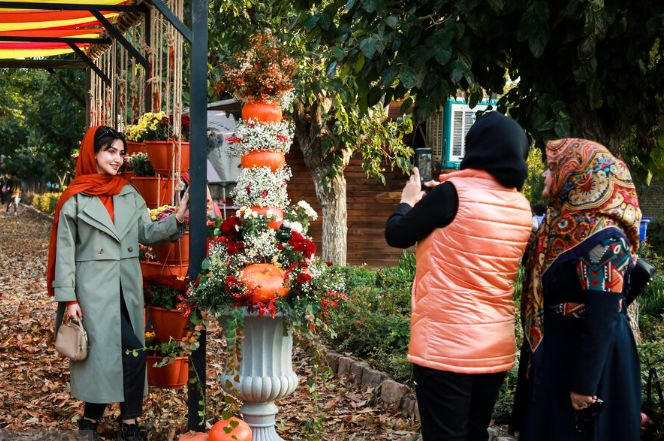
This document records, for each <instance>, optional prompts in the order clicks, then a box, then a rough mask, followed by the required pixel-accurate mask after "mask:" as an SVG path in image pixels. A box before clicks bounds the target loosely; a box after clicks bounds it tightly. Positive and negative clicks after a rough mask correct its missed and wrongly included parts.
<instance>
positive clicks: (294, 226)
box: [283, 219, 306, 234]
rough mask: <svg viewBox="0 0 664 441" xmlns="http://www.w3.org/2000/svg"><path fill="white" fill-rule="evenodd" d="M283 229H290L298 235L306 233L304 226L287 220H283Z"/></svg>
mask: <svg viewBox="0 0 664 441" xmlns="http://www.w3.org/2000/svg"><path fill="white" fill-rule="evenodd" d="M283 225H284V227H286V228H290V229H291V230H293V231H297V232H298V233H300V234H304V233H306V232H305V231H304V226H303V225H302V224H301V223H300V222H298V221H289V220H288V219H284V224H283Z"/></svg>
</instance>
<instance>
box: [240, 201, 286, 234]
mask: <svg viewBox="0 0 664 441" xmlns="http://www.w3.org/2000/svg"><path fill="white" fill-rule="evenodd" d="M237 215H238V217H240V218H242V219H257V218H258V217H261V216H263V217H265V218H267V219H274V220H277V218H278V217H279V216H278V215H277V212H276V211H273V210H272V209H271V208H268V209H267V211H266V212H265V214H261V213H259V212H257V211H254V210H252V209H251V207H240V209H239V210H238V211H237ZM235 229H236V230H238V231H239V228H238V226H237V225H236V226H235Z"/></svg>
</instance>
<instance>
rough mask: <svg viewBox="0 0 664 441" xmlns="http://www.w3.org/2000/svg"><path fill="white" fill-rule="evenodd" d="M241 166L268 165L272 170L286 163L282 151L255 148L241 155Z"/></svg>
mask: <svg viewBox="0 0 664 441" xmlns="http://www.w3.org/2000/svg"><path fill="white" fill-rule="evenodd" d="M241 162H242V167H244V168H254V167H270V170H272V171H273V172H275V171H277V170H278V169H279V168H281V167H283V166H284V164H286V155H284V152H272V151H269V150H257V151H253V152H250V153H247V154H246V155H244V156H242V159H241Z"/></svg>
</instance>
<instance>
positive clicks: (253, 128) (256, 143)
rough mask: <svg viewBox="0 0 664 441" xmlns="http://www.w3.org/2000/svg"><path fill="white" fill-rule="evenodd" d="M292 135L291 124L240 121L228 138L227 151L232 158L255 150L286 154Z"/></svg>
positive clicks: (283, 122) (284, 122) (286, 122)
mask: <svg viewBox="0 0 664 441" xmlns="http://www.w3.org/2000/svg"><path fill="white" fill-rule="evenodd" d="M293 134H294V128H293V123H292V122H288V121H282V122H279V123H267V124H265V123H261V122H258V121H254V120H249V121H245V120H240V121H239V122H238V124H237V127H236V129H235V133H234V134H233V136H232V137H230V138H228V141H229V142H230V145H229V149H228V150H229V152H230V153H231V154H232V155H234V156H243V155H246V154H247V153H249V152H252V151H256V150H270V151H273V152H284V153H288V152H289V151H290V146H291V143H292V142H293Z"/></svg>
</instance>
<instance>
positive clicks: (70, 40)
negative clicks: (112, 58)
mask: <svg viewBox="0 0 664 441" xmlns="http://www.w3.org/2000/svg"><path fill="white" fill-rule="evenodd" d="M132 3H134V2H133V0H132V1H126V0H125V1H123V0H46V1H41V2H38V3H37V2H26V1H25V0H4V1H0V59H8V58H34V57H48V56H52V55H60V54H66V53H70V52H73V51H74V50H75V49H74V48H72V47H71V45H72V44H75V45H76V46H77V47H78V48H79V49H83V50H85V49H87V48H88V47H90V45H92V44H95V43H104V42H106V41H107V40H106V39H105V38H104V37H105V35H104V34H105V32H106V30H105V29H104V26H103V25H102V24H101V23H100V22H99V21H98V19H97V18H96V17H95V15H94V12H93V9H94V10H96V11H99V13H100V14H101V15H102V16H103V17H104V18H106V19H107V20H108V21H110V22H111V23H115V21H116V20H117V17H118V16H119V14H120V12H119V11H118V10H117V9H118V8H117V6H118V5H128V4H132ZM104 6H109V7H110V8H109V9H110V10H104V9H103V7H104ZM79 7H80V8H81V9H80V10H76V9H77V8H79ZM26 8H31V9H26ZM40 8H41V9H40ZM58 8H65V9H58ZM85 8H89V9H88V10H86V9H85ZM97 40H98V41H97Z"/></svg>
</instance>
